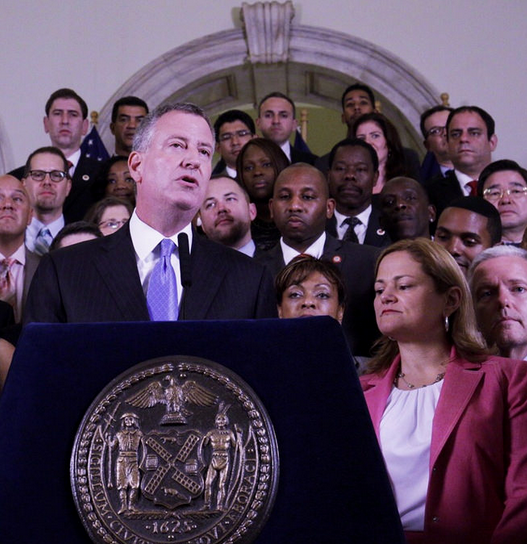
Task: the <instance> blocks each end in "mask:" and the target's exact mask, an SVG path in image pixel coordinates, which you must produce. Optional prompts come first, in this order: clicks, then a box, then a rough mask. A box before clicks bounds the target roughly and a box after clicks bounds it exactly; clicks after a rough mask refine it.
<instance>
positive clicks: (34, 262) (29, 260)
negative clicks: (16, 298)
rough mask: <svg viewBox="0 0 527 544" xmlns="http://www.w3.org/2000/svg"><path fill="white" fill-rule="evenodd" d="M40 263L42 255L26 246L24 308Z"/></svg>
mask: <svg viewBox="0 0 527 544" xmlns="http://www.w3.org/2000/svg"><path fill="white" fill-rule="evenodd" d="M39 263H40V257H39V256H38V255H36V254H35V253H33V252H32V251H29V249H27V248H26V266H25V270H24V291H23V293H22V310H23V308H24V306H25V304H26V300H27V295H28V293H29V287H30V285H31V281H32V279H33V276H34V275H35V272H36V270H37V267H38V264H39Z"/></svg>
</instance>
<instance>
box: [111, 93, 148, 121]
mask: <svg viewBox="0 0 527 544" xmlns="http://www.w3.org/2000/svg"><path fill="white" fill-rule="evenodd" d="M121 106H138V107H140V108H144V109H145V111H146V113H148V111H149V110H148V106H147V104H146V102H145V101H144V100H142V99H141V98H138V97H137V96H123V97H122V98H119V100H117V101H116V102H115V103H114V105H113V108H112V123H115V121H117V113H118V111H119V108H120V107H121Z"/></svg>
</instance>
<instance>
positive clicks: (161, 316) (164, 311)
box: [146, 238, 178, 321]
mask: <svg viewBox="0 0 527 544" xmlns="http://www.w3.org/2000/svg"><path fill="white" fill-rule="evenodd" d="M175 247H176V244H174V242H173V241H172V240H169V239H168V238H165V239H164V240H162V241H161V257H160V258H159V260H158V261H157V263H156V265H155V266H154V269H153V270H152V275H151V276H150V283H149V284H148V293H147V295H146V303H147V305H148V312H149V314H150V319H151V320H152V321H177V318H178V304H177V283H176V274H175V273H174V269H173V268H172V264H171V262H170V256H171V255H172V252H173V251H174V249H175Z"/></svg>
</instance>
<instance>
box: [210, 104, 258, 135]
mask: <svg viewBox="0 0 527 544" xmlns="http://www.w3.org/2000/svg"><path fill="white" fill-rule="evenodd" d="M234 121H241V122H242V123H243V124H244V125H245V126H246V127H247V128H248V129H249V131H250V133H251V134H256V127H255V125H254V121H253V120H252V117H251V116H250V115H249V114H248V113H245V112H244V111H241V110H228V111H225V112H223V113H222V114H221V115H220V116H219V117H218V118H217V119H216V122H215V123H214V132H215V133H216V141H217V142H219V141H220V128H221V127H222V126H223V125H224V124H225V123H234Z"/></svg>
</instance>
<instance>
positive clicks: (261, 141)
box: [236, 138, 289, 187]
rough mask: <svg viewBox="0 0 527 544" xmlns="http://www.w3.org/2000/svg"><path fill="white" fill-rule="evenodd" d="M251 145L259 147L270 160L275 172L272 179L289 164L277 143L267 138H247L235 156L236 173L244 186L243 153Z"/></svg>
mask: <svg viewBox="0 0 527 544" xmlns="http://www.w3.org/2000/svg"><path fill="white" fill-rule="evenodd" d="M251 146H256V147H258V148H260V149H261V150H262V151H263V152H264V153H265V154H266V155H267V156H268V157H269V160H270V161H271V164H272V165H273V170H274V172H275V177H274V179H275V180H276V178H277V177H278V174H279V173H280V172H281V171H282V170H283V169H284V168H287V167H288V166H289V159H288V158H287V155H286V154H285V153H284V152H283V151H282V149H281V148H280V146H279V145H277V144H275V143H274V142H273V141H271V140H268V139H267V138H253V139H252V140H249V141H248V142H247V143H246V144H245V145H244V146H243V147H242V149H241V151H240V153H239V154H238V157H236V175H237V177H238V179H239V180H240V183H241V184H242V185H243V186H244V187H245V182H244V181H243V157H245V153H247V150H248V149H249V147H251Z"/></svg>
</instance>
